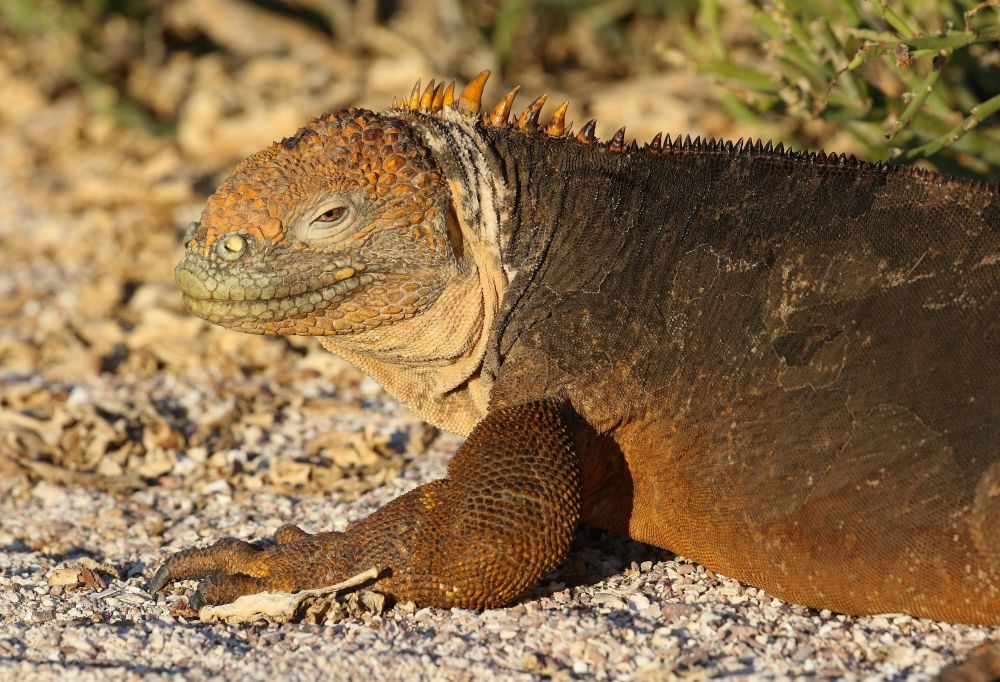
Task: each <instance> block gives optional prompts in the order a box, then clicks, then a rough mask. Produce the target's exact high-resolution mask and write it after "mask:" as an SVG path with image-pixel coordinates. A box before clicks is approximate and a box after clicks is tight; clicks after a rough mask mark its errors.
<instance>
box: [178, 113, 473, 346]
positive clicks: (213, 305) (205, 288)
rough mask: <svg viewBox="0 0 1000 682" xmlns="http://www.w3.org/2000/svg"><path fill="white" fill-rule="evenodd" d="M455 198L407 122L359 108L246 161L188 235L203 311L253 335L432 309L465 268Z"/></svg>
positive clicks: (340, 328)
mask: <svg viewBox="0 0 1000 682" xmlns="http://www.w3.org/2000/svg"><path fill="white" fill-rule="evenodd" d="M448 201H449V197H448V190H447V187H446V185H445V183H444V181H443V180H442V175H441V171H440V170H439V169H438V167H437V164H436V163H435V161H434V159H433V158H432V156H431V152H430V150H429V149H428V148H427V147H426V146H424V144H423V143H422V142H421V141H420V139H419V138H418V137H417V136H416V135H415V134H414V132H413V131H412V130H411V129H410V127H409V126H408V124H407V123H405V122H404V121H401V120H398V119H395V118H391V117H387V116H381V115H378V114H374V113H372V112H370V111H365V110H362V109H350V110H344V111H340V112H338V113H336V114H326V115H324V116H321V117H319V118H316V119H314V120H313V121H311V122H310V124H309V125H308V126H306V127H304V128H302V129H301V130H299V131H298V132H297V133H296V134H295V135H294V136H292V137H289V138H285V139H284V140H282V141H281V142H276V143H274V144H272V145H271V146H270V147H268V148H266V149H264V150H262V151H260V152H258V153H257V154H255V155H253V156H251V157H250V158H249V159H247V160H246V161H244V162H243V163H242V164H240V165H239V166H238V167H237V168H236V169H235V170H234V171H233V172H232V174H231V175H230V176H229V177H228V178H227V179H226V180H225V181H224V182H223V184H222V185H221V186H220V187H219V189H218V190H217V191H216V192H215V194H213V195H212V196H211V197H210V198H209V200H208V203H207V205H206V207H205V210H204V212H203V213H202V216H201V221H200V222H198V223H195V224H193V225H192V226H191V228H189V230H188V234H187V235H186V236H185V247H186V254H185V257H184V259H183V260H182V261H181V263H180V264H179V265H178V266H177V270H176V279H177V284H178V285H179V287H180V289H181V291H182V292H183V294H184V301H185V304H186V305H187V306H188V308H190V309H191V311H192V312H193V313H195V314H196V315H198V316H199V317H202V318H204V319H206V320H208V321H209V322H213V323H215V324H220V325H222V326H225V327H230V328H233V329H239V330H241V331H246V332H254V333H264V334H307V335H316V336H326V335H333V334H344V333H352V332H358V331H364V330H368V329H373V328H376V327H381V326H383V325H386V324H392V323H394V322H398V321H401V320H404V319H407V318H409V317H412V316H414V315H416V314H417V313H419V312H421V311H422V310H424V309H426V308H427V307H428V306H430V305H431V304H432V303H433V302H434V300H435V299H436V297H437V295H438V294H439V293H440V291H441V289H442V288H443V286H444V284H445V282H446V281H447V279H448V277H449V266H454V265H455V264H456V261H455V257H454V254H453V253H452V250H451V248H450V246H449V241H448V225H447V219H446V216H447V211H448Z"/></svg>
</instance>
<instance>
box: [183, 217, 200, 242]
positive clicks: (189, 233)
mask: <svg viewBox="0 0 1000 682" xmlns="http://www.w3.org/2000/svg"><path fill="white" fill-rule="evenodd" d="M199 227H200V225H199V223H198V221H197V220H192V221H191V222H190V223H188V226H187V229H186V230H184V241H183V244H184V248H185V249H186V248H188V247H190V246H191V242H193V241H194V234H195V232H197V231H198V228H199Z"/></svg>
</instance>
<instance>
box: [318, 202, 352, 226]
mask: <svg viewBox="0 0 1000 682" xmlns="http://www.w3.org/2000/svg"><path fill="white" fill-rule="evenodd" d="M345 213H347V207H346V206H337V207H336V208H331V209H329V210H328V211H324V212H323V213H321V214H320V215H319V217H318V218H316V220H317V221H318V222H321V223H335V222H337V221H338V220H340V219H341V218H343V217H344V214H345Z"/></svg>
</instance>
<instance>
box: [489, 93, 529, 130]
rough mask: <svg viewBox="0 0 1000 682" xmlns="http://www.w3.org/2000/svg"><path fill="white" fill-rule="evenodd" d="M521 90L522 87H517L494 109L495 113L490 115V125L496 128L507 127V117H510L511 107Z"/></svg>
mask: <svg viewBox="0 0 1000 682" xmlns="http://www.w3.org/2000/svg"><path fill="white" fill-rule="evenodd" d="M520 89H521V86H520V85H515V86H514V88H513V89H512V90H511V91H510V92H508V93H507V94H506V95H504V96H503V99H502V100H500V103H499V104H497V106H496V108H495V109H493V113H491V114H490V115H489V119H488V120H489V122H490V123H492V124H493V125H495V126H506V125H507V117H508V116H509V115H510V106H511V105H512V104H513V103H514V98H515V97H517V92H518V90H520Z"/></svg>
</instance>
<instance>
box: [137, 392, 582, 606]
mask: <svg viewBox="0 0 1000 682" xmlns="http://www.w3.org/2000/svg"><path fill="white" fill-rule="evenodd" d="M570 415H571V408H569V407H568V406H567V405H566V404H565V403H563V402H558V401H554V400H549V401H540V402H533V403H527V404H524V405H519V406H515V407H509V408H505V409H501V410H497V411H494V412H491V413H490V414H488V415H487V416H486V418H485V419H483V421H481V422H480V423H479V425H478V426H476V428H475V429H474V430H473V432H472V434H471V435H470V436H469V437H468V439H467V440H466V441H465V443H464V444H463V445H462V446H461V447H460V448H459V450H458V452H457V453H456V454H455V457H454V458H453V459H452V461H451V463H450V465H449V466H448V477H447V478H445V479H443V480H440V481H434V482H432V483H428V484H426V485H422V486H420V487H419V488H416V489H415V490H413V491H411V492H409V493H407V494H405V495H403V496H401V497H399V498H397V499H395V500H393V501H392V502H390V503H389V504H387V505H385V506H384V507H382V508H381V509H379V510H378V511H377V512H375V513H374V514H372V515H371V516H369V517H368V518H366V519H364V520H362V521H359V522H357V523H354V524H352V525H351V526H349V527H348V528H347V530H346V531H345V532H343V533H318V534H316V535H310V534H308V533H305V532H303V531H301V530H299V529H298V528H296V527H294V526H283V527H282V528H281V529H279V531H278V532H277V533H275V541H276V544H275V545H273V546H270V547H266V548H264V549H257V548H255V547H253V546H252V545H250V544H249V543H246V542H243V541H241V540H236V539H234V538H227V539H225V540H220V541H219V542H217V543H216V544H215V545H212V546H211V547H207V548H203V549H189V550H184V551H182V552H178V553H177V554H174V555H173V556H171V557H169V558H168V559H167V560H166V561H165V562H164V563H163V565H162V566H161V567H160V569H159V570H158V571H157V572H156V574H155V575H154V576H153V578H152V580H151V581H150V585H149V589H150V591H151V592H155V591H156V590H159V589H160V588H162V587H163V586H164V585H166V584H167V583H169V582H172V581H174V580H181V579H185V578H204V580H203V581H202V583H201V585H200V586H199V588H198V592H196V594H195V596H194V597H192V606H193V607H198V606H200V605H201V604H203V603H209V604H216V603H223V602H227V601H232V600H233V599H235V598H236V597H239V596H241V595H244V594H251V593H254V592H260V591H297V590H304V589H312V588H317V587H322V586H326V585H332V584H335V583H337V582H339V581H341V580H344V579H346V578H348V577H350V576H352V575H355V574H356V573H360V572H362V571H364V570H367V569H368V568H371V567H372V566H376V567H378V568H379V569H383V570H387V572H388V573H389V575H388V577H387V578H386V579H385V580H384V581H383V582H382V583H380V589H383V590H384V591H386V592H387V593H389V594H391V595H393V596H394V597H396V598H397V599H400V600H412V601H414V602H416V603H418V604H420V605H427V606H441V607H452V606H458V607H466V608H488V607H493V606H500V605H503V604H506V603H509V602H510V601H511V600H513V599H514V598H515V597H517V596H518V595H519V594H520V593H522V592H523V591H524V590H525V589H526V588H528V587H529V586H530V585H532V584H533V583H535V582H536V581H537V580H538V579H539V578H540V577H541V576H542V575H543V574H544V573H545V572H546V571H549V570H551V569H552V568H554V567H555V566H556V565H558V564H559V562H560V561H562V559H563V557H564V556H565V554H566V551H567V549H568V548H569V544H570V540H571V539H572V536H573V531H574V529H575V527H576V525H577V523H578V522H579V517H580V498H581V475H580V464H579V461H578V459H577V455H576V454H575V453H574V452H573V450H572V447H571V437H570V427H569V419H570Z"/></svg>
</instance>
